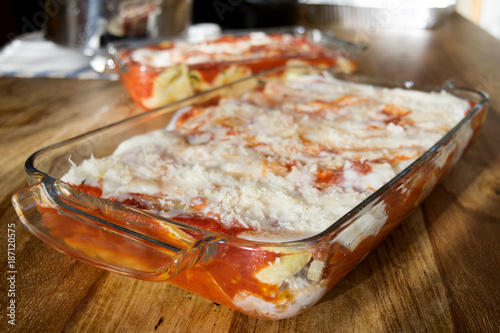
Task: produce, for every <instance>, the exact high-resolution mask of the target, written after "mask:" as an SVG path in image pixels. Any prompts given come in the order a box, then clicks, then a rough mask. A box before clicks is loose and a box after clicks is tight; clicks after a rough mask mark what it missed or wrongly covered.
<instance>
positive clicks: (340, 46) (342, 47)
mask: <svg viewBox="0 0 500 333" xmlns="http://www.w3.org/2000/svg"><path fill="white" fill-rule="evenodd" d="M258 32H263V33H267V34H272V33H281V34H286V33H288V34H294V35H303V36H306V35H307V34H308V33H309V34H312V35H313V38H315V39H317V40H316V41H315V40H313V41H312V42H313V43H315V44H319V45H322V46H325V47H327V48H330V49H331V50H336V51H339V52H341V53H345V54H347V55H348V56H349V57H351V58H353V60H356V59H357V58H358V57H359V56H360V54H361V53H362V52H363V51H364V50H365V49H366V48H367V47H368V45H367V44H365V43H357V42H351V41H348V40H346V39H344V38H340V37H337V36H335V35H333V34H332V33H329V32H328V31H325V30H322V29H319V28H310V27H305V26H302V25H291V26H280V27H270V28H259V29H238V30H235V29H230V30H222V34H221V36H226V35H235V36H241V35H246V34H249V33H258ZM175 41H187V40H186V39H185V38H183V37H176V38H161V39H148V40H144V39H134V38H129V39H121V40H117V41H112V42H109V43H108V44H107V45H106V47H105V48H104V53H105V57H106V58H107V59H110V60H111V61H112V62H113V63H114V67H113V68H112V69H111V70H109V69H108V70H109V71H110V72H114V73H118V74H120V73H122V72H124V71H126V70H127V69H128V66H129V65H130V63H131V61H125V60H124V59H123V58H122V57H121V56H120V55H119V51H120V50H129V49H135V48H140V47H144V46H151V45H157V44H159V43H161V42H175ZM99 56H102V54H100V55H99ZM245 62H248V60H243V61H225V62H219V63H218V64H233V63H242V64H244V63H245ZM170 67H172V66H167V67H152V66H149V65H141V67H140V70H141V71H160V72H161V71H164V70H165V69H167V68H170Z"/></svg>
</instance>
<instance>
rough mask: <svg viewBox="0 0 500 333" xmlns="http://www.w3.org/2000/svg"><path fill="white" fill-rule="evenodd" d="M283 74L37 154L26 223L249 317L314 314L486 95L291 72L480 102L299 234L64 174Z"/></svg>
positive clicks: (474, 122) (416, 196) (436, 169)
mask: <svg viewBox="0 0 500 333" xmlns="http://www.w3.org/2000/svg"><path fill="white" fill-rule="evenodd" d="M284 70H285V69H283V68H281V69H275V70H273V71H270V72H266V73H262V74H259V75H257V76H252V77H250V78H247V79H243V80H240V81H237V82H234V83H232V84H229V85H226V86H223V87H220V88H218V89H214V90H211V91H207V92H205V93H202V94H199V95H196V96H194V97H192V98H189V99H185V100H182V101H179V102H176V103H174V104H170V105H168V106H165V107H163V108H160V109H157V110H154V111H150V112H146V113H144V114H141V115H139V116H136V117H134V118H130V119H127V120H124V121H121V122H119V123H116V124H114V125H110V126H108V127H104V128H102V129H99V130H96V131H93V132H90V133H88V134H86V135H82V136H79V137H76V138H74V139H70V140H68V141H65V142H62V143H59V144H56V145H53V146H50V147H47V148H45V149H42V150H40V151H38V152H36V153H35V154H33V155H32V156H31V157H30V158H29V159H28V160H27V161H26V165H25V169H26V173H27V177H28V181H29V184H30V185H31V186H30V187H28V188H26V189H23V190H20V191H19V192H17V193H16V194H15V195H14V196H13V204H14V207H15V209H16V212H17V213H18V215H19V217H20V219H21V221H22V223H23V224H24V225H25V227H26V228H27V229H28V230H30V231H31V232H32V233H33V234H34V235H36V236H37V237H39V238H40V239H42V240H43V241H44V242H46V243H47V244H49V245H50V246H52V247H53V248H55V249H57V250H59V251H61V252H63V253H66V254H68V255H70V256H72V257H75V258H77V259H80V260H82V261H85V262H87V263H90V264H92V265H95V266H98V267H101V268H104V269H107V270H109V271H112V272H116V273H120V274H124V275H128V276H132V277H135V278H140V279H146V280H151V281H168V282H170V283H172V284H174V285H176V286H178V287H181V288H183V289H185V290H187V291H190V292H193V293H195V294H198V295H200V296H202V297H205V298H207V299H209V300H211V301H214V302H216V303H219V304H223V305H225V306H228V307H230V308H233V309H235V310H237V311H241V312H243V313H245V314H248V315H251V316H256V317H260V318H267V319H281V318H286V317H290V316H294V315H296V314H298V313H300V312H302V311H304V310H306V309H307V308H309V307H311V306H312V305H314V304H315V303H316V302H317V301H318V300H319V299H321V297H322V296H323V295H324V294H325V293H326V292H327V291H328V290H329V289H330V288H332V287H333V286H334V285H335V284H336V283H337V282H338V281H339V280H340V279H342V277H344V276H345V275H346V274H347V273H348V272H349V271H351V270H352V269H353V268H354V267H355V266H356V265H357V264H358V263H359V262H361V260H362V259H363V258H364V257H365V256H366V255H367V254H368V253H369V252H370V251H371V250H373V249H374V248H375V247H376V246H377V245H378V244H379V243H380V242H382V240H383V239H384V238H385V237H386V236H387V235H388V234H389V233H390V232H391V231H392V230H394V229H395V228H396V227H397V226H398V225H399V223H400V222H401V221H402V220H404V219H405V218H406V217H407V216H408V215H409V214H410V213H411V211H412V210H413V209H414V208H415V207H417V206H418V205H419V204H420V203H421V202H422V201H423V200H424V199H425V198H426V197H427V195H428V194H429V193H430V191H432V189H433V188H434V186H435V185H436V184H438V183H439V182H440V181H441V180H442V179H443V177H444V176H445V175H446V174H447V173H448V172H449V171H450V169H451V168H452V167H453V166H454V165H455V164H456V163H457V161H458V160H459V158H460V157H461V156H462V154H463V153H464V151H465V150H466V149H467V148H468V147H469V146H470V145H471V144H472V142H473V141H474V139H475V138H476V136H477V134H478V131H479V129H480V127H481V125H482V123H483V121H484V118H485V115H486V110H487V103H488V99H487V97H486V96H485V94H483V93H481V92H478V91H474V90H472V89H467V88H458V87H453V86H452V85H451V84H447V85H444V86H420V85H417V84H415V83H413V82H394V81H392V80H386V79H378V78H369V77H362V76H343V75H340V74H334V73H333V72H331V71H324V70H321V69H314V68H296V69H293V70H298V71H300V72H301V73H304V74H313V73H316V74H322V75H335V76H336V77H337V78H339V79H342V80H346V81H350V82H358V83H366V84H371V85H374V86H383V87H400V88H403V89H410V90H421V91H442V90H445V91H447V92H449V93H451V94H453V95H456V96H458V97H461V98H463V99H467V100H469V101H470V102H472V104H473V105H474V106H473V107H472V108H471V110H470V111H469V112H468V113H467V115H466V117H465V118H464V119H463V120H462V121H461V122H460V123H459V124H458V125H456V126H455V127H454V128H453V129H452V130H451V131H450V132H449V133H447V134H446V135H445V136H444V137H443V138H442V139H441V140H440V141H439V142H437V143H436V144H435V145H434V146H433V147H432V148H431V149H429V150H428V151H426V152H425V153H424V154H423V155H421V156H420V157H419V158H418V159H416V160H415V161H414V162H413V163H412V164H411V165H409V166H408V167H407V168H406V169H405V170H403V171H402V172H401V173H400V174H398V175H397V176H396V177H395V178H393V179H392V180H391V181H389V182H388V183H387V184H385V185H384V186H382V187H381V188H380V189H379V190H377V191H376V192H374V193H373V194H372V195H370V196H369V197H368V198H366V199H365V200H364V201H362V202H361V203H359V204H358V205H357V206H356V207H354V208H353V209H352V210H350V211H349V212H348V213H347V214H345V215H344V216H343V217H342V218H340V219H339V220H337V221H332V225H331V226H330V227H329V228H328V229H326V230H325V231H323V232H321V233H319V234H317V235H315V236H313V237H310V238H307V239H301V240H298V241H293V242H281V243H279V242H276V243H268V242H257V241H249V240H245V239H241V238H237V237H234V236H230V235H226V234H222V233H217V232H212V231H207V230H204V229H201V228H198V227H194V226H191V225H188V224H185V223H181V222H177V221H174V220H171V219H167V218H162V217H160V216H157V215H155V214H151V213H148V212H146V211H143V210H140V209H135V208H132V207H129V206H125V205H121V204H117V203H114V202H112V201H109V200H106V199H101V198H97V197H94V196H90V195H87V194H85V193H82V192H79V191H76V190H75V189H74V188H73V187H71V186H70V185H68V184H66V183H64V182H63V181H61V180H60V177H61V176H62V175H64V174H65V173H66V172H67V171H68V170H69V168H70V167H71V165H72V163H76V164H78V163H80V162H81V161H83V160H84V159H88V158H90V157H91V156H94V157H97V158H99V157H103V156H108V155H110V154H111V153H112V152H113V151H114V149H115V148H116V147H117V146H118V144H120V143H121V142H122V141H124V140H126V139H128V138H130V137H132V136H134V135H138V134H143V133H147V132H150V131H152V130H155V129H160V128H164V127H165V126H167V124H168V123H169V121H170V119H171V118H172V115H173V114H174V112H175V111H176V110H178V109H180V108H182V107H185V106H188V105H197V104H198V105H209V104H210V103H213V101H214V100H217V99H218V98H220V97H221V96H241V95H242V94H244V93H245V92H248V91H251V90H253V89H258V88H259V86H261V85H263V84H265V82H266V81H269V80H275V79H276V77H277V76H279V75H278V74H279V73H281V72H283V71H284ZM286 70H292V69H290V68H287V69H286ZM277 72H278V74H277Z"/></svg>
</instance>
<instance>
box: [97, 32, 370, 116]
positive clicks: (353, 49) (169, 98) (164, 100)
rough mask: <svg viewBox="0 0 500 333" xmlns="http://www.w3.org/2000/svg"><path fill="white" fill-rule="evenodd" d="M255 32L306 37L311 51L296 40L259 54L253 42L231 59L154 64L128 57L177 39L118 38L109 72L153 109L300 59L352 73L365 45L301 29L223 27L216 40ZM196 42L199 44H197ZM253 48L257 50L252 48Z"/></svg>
mask: <svg viewBox="0 0 500 333" xmlns="http://www.w3.org/2000/svg"><path fill="white" fill-rule="evenodd" d="M256 32H263V33H266V34H268V35H274V34H279V35H291V36H293V37H295V38H298V39H303V40H305V41H307V43H309V44H310V45H312V47H311V49H310V50H309V51H304V50H303V49H302V47H300V45H299V44H297V42H295V44H293V45H294V46H293V47H290V49H287V51H286V52H285V54H280V55H269V56H268V55H259V53H258V52H260V51H259V48H260V47H261V46H260V45H256V46H255V47H252V51H251V52H252V54H253V55H252V56H248V55H247V56H244V55H242V54H238V55H235V57H232V58H231V60H209V61H208V60H200V61H199V62H196V63H190V62H189V61H188V60H186V61H184V62H183V63H182V64H175V65H170V66H157V65H155V66H152V65H150V64H144V63H140V62H137V61H135V60H132V57H131V53H132V52H134V51H136V50H139V49H140V50H145V49H154V50H158V49H160V48H161V49H162V50H163V49H165V48H166V47H167V46H168V47H171V45H170V44H171V42H173V43H175V42H176V41H175V40H174V41H165V40H164V41H157V42H152V41H149V42H144V41H139V42H138V41H120V42H116V43H113V44H110V45H109V46H108V48H107V55H106V58H108V64H110V63H111V64H112V67H113V71H115V72H118V73H119V76H120V81H121V82H122V84H123V86H124V87H125V89H126V90H127V92H128V94H129V95H130V97H131V98H132V100H133V101H134V102H136V103H137V104H139V105H141V106H142V107H143V108H145V109H147V110H151V109H154V108H157V107H160V106H163V105H166V104H168V103H170V102H174V101H176V100H178V99H181V98H186V97H189V96H191V95H193V94H195V93H198V92H200V91H205V90H209V89H212V88H215V87H217V86H221V85H224V84H227V83H230V82H233V81H236V80H238V79H241V78H243V77H247V76H250V75H253V74H257V73H258V72H261V71H265V70H269V69H271V68H274V67H279V66H285V65H289V64H293V65H297V64H299V63H300V65H314V66H318V67H319V66H321V67H325V68H330V67H332V68H335V70H337V71H340V72H344V73H348V74H349V73H353V72H354V71H355V70H356V68H357V62H356V60H357V59H358V57H359V54H360V53H361V51H362V50H363V46H361V45H359V44H356V43H350V42H348V41H345V40H342V39H340V38H337V37H335V36H332V35H331V34H328V33H325V32H323V31H321V30H317V29H306V28H303V27H281V28H272V29H270V28H269V29H264V30H259V31H255V30H239V31H236V30H235V31H225V32H224V33H223V34H222V35H221V37H220V38H228V37H233V36H236V37H242V36H247V35H248V34H250V33H256ZM179 42H186V41H179ZM229 42H230V43H232V42H231V41H229ZM290 43H291V42H290V41H284V42H283V44H284V45H288V44H290ZM197 44H203V43H202V42H198V43H197ZM218 44H219V43H217V44H212V45H218ZM296 44H297V45H296ZM318 47H321V48H322V50H321V51H318V50H317V49H314V48H318ZM174 48H175V47H174ZM254 49H255V51H253V50H254ZM193 52H194V53H193ZM198 52H199V51H197V50H195V51H193V50H191V51H190V53H191V55H190V56H189V58H191V57H192V56H193V54H194V58H196V57H197V54H198ZM202 52H204V51H202ZM225 52H226V51H225ZM225 52H224V53H225ZM232 52H234V51H232ZM254 52H255V54H254ZM221 54H222V53H221ZM146 57H151V56H150V55H148V56H146ZM189 58H188V59H189ZM108 67H109V66H108Z"/></svg>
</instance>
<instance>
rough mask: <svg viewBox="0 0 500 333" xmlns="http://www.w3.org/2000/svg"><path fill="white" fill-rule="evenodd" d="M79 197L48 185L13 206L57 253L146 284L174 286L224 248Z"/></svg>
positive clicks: (200, 235) (194, 233)
mask: <svg viewBox="0 0 500 333" xmlns="http://www.w3.org/2000/svg"><path fill="white" fill-rule="evenodd" d="M78 193H80V192H78V191H75V190H74V189H73V188H72V187H71V186H69V185H67V184H65V183H63V182H58V181H56V182H54V183H51V182H49V181H43V180H42V182H40V183H37V184H35V185H33V186H31V187H28V188H26V189H23V190H20V191H18V192H17V193H15V194H14V195H13V197H12V202H13V204H14V207H15V210H16V212H17V214H18V215H19V218H20V219H21V221H22V223H23V225H24V226H25V227H26V228H27V229H28V230H29V231H30V232H31V233H33V234H34V235H35V236H37V237H38V238H40V239H41V240H42V241H44V242H45V243H47V244H48V245H50V246H52V247H53V248H55V249H57V250H59V251H61V252H63V253H66V254H68V255H70V256H72V257H74V258H77V259H79V260H82V261H84V262H87V263H91V264H93V265H95V266H98V267H101V268H104V269H106V270H109V271H112V272H116V273H120V274H123V275H128V276H133V277H136V278H140V279H145V280H151V281H163V280H168V279H170V278H172V277H174V276H176V275H177V274H179V273H181V272H182V271H184V270H186V269H187V268H189V267H191V266H193V265H194V264H197V263H201V262H206V261H208V260H209V259H210V258H211V257H212V256H213V255H214V254H215V252H216V249H217V244H218V243H220V242H224V239H222V238H220V237H219V238H216V237H212V236H210V235H209V234H208V233H204V232H202V231H200V230H198V229H194V228H193V229H190V228H189V227H184V226H182V225H177V224H175V222H174V221H172V224H169V222H167V221H163V220H161V221H160V220H158V219H155V218H154V217H152V216H150V215H148V214H146V213H145V214H142V216H141V215H139V216H138V214H137V210H134V212H133V214H132V212H129V211H128V209H127V208H126V207H124V208H122V209H120V208H116V207H109V204H106V205H105V206H104V207H102V204H101V205H99V201H101V202H102V201H103V200H102V199H100V198H93V197H90V196H88V195H84V196H86V197H87V202H84V201H82V200H81V198H79V197H78V195H79V194H78ZM75 195H76V196H75ZM81 195H83V194H81ZM89 197H90V198H89ZM92 198H93V199H92ZM93 201H95V202H93ZM100 206H101V207H100ZM117 206H120V205H117ZM133 215H135V216H133Z"/></svg>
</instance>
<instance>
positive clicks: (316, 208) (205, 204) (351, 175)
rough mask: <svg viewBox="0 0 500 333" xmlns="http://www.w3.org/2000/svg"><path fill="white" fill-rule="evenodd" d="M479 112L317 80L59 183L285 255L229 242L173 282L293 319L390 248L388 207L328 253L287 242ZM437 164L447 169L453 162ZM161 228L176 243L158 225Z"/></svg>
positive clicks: (272, 90)
mask: <svg viewBox="0 0 500 333" xmlns="http://www.w3.org/2000/svg"><path fill="white" fill-rule="evenodd" d="M470 107H471V105H470V103H469V102H468V101H466V100H463V99H459V98H457V97H455V96H453V95H451V94H449V93H447V92H444V91H443V92H433V93H425V92H418V91H408V90H403V89H388V88H378V87H373V86H369V85H363V84H355V83H348V82H344V81H340V80H337V79H334V78H331V77H328V76H320V75H306V76H299V77H293V78H289V79H288V80H285V81H269V82H268V83H267V84H266V85H265V86H264V87H263V88H262V89H256V90H255V91H252V92H248V93H247V94H245V95H244V96H242V97H241V98H222V99H221V100H220V101H219V102H218V103H217V104H216V105H212V106H204V107H202V106H192V107H187V108H183V109H181V110H179V111H178V113H177V114H176V115H175V116H174V117H173V119H172V121H171V123H170V125H169V126H168V127H167V128H166V129H163V130H157V131H154V132H151V133H148V134H144V135H140V136H136V137H133V138H131V139H129V140H126V141H124V142H123V143H122V144H121V145H120V146H119V147H118V148H117V149H116V151H115V152H114V154H113V155H111V156H108V157H103V158H91V159H88V160H85V161H83V162H82V163H80V164H79V165H74V166H73V167H72V168H71V170H70V171H69V172H68V173H67V174H66V175H65V176H64V177H63V178H62V179H63V180H64V181H66V182H69V183H70V184H73V185H74V187H75V188H77V189H79V190H81V191H83V192H87V193H89V194H91V195H95V196H100V197H103V198H107V199H110V200H113V201H115V202H118V203H123V204H125V205H129V206H133V207H137V208H140V209H146V210H149V211H151V212H153V213H155V214H158V215H161V216H164V217H168V218H171V219H173V220H177V221H180V222H183V223H186V224H191V225H194V226H197V227H200V228H203V229H207V230H212V231H216V232H220V233H222V234H226V235H233V236H237V237H239V238H242V239H247V240H256V241H263V242H274V243H270V245H269V247H251V246H247V247H238V246H236V245H234V244H229V243H224V242H222V243H220V244H218V245H217V251H216V253H215V254H213V257H212V258H211V259H210V260H209V261H208V262H207V263H205V264H201V265H195V266H193V267H191V268H189V269H187V270H186V271H184V272H182V273H181V274H179V275H177V276H175V277H174V278H173V279H171V280H170V282H171V283H173V284H175V285H178V286H180V287H182V288H185V289H187V290H190V291H192V292H195V293H197V294H199V295H201V296H204V297H206V298H208V299H211V300H213V301H215V302H217V303H220V304H224V305H226V306H229V307H232V308H235V309H237V310H240V311H242V312H244V313H247V314H251V315H254V316H258V317H263V318H272V319H278V318H285V317H289V316H292V315H295V314H297V313H298V312H300V311H302V310H303V309H305V308H307V307H308V306H310V305H311V304H314V303H315V302H316V301H317V300H318V299H319V298H321V297H322V296H323V295H324V293H325V292H326V291H327V290H328V288H330V287H331V286H332V285H333V284H335V283H336V282H337V281H338V280H339V279H340V278H342V276H344V275H345V274H346V273H347V272H348V271H349V270H350V269H352V268H353V266H354V265H355V264H356V263H357V262H359V260H361V257H362V256H364V255H366V253H367V251H366V249H365V248H373V246H374V244H376V243H377V242H380V241H381V237H380V236H379V233H381V229H382V228H384V227H386V226H387V224H388V223H389V221H388V216H389V213H388V211H387V210H386V202H385V201H384V200H382V201H379V202H376V203H374V204H373V207H370V210H368V211H369V213H367V214H365V215H362V216H361V217H359V218H358V219H357V220H356V221H354V222H353V223H352V224H350V225H348V226H346V227H345V228H344V229H343V230H342V231H341V232H339V233H338V235H337V236H335V237H334V238H333V240H332V241H331V244H330V245H329V246H328V247H327V248H325V247H322V246H320V245H318V247H314V246H313V247H300V246H299V247H297V248H293V247H285V246H283V247H280V246H276V242H286V241H293V240H300V239H304V238H307V237H310V236H313V235H315V234H318V233H320V232H321V231H323V230H325V229H327V228H328V227H329V226H330V225H332V223H334V222H335V221H336V220H337V219H338V218H340V217H342V216H343V215H344V214H346V213H347V212H348V211H349V210H350V209H352V208H353V207H354V206H356V205H357V204H358V203H359V202H361V201H362V200H363V199H365V198H366V197H368V196H369V195H370V194H372V193H374V192H375V191H376V190H377V189H379V188H380V187H381V186H383V185H384V184H385V183H387V182H388V181H390V180H391V179H392V178H393V177H394V176H395V175H396V174H397V173H399V172H400V171H402V170H403V169H405V167H406V166H408V165H409V164H411V162H412V161H414V160H415V159H416V158H418V157H419V156H420V155H421V154H423V153H424V152H425V151H427V150H428V149H429V148H430V147H432V146H433V145H434V144H435V143H436V142H437V141H439V140H440V139H441V138H442V137H443V136H444V135H445V134H446V133H447V132H448V131H449V130H450V129H451V128H453V127H454V126H455V125H456V124H457V123H458V122H459V121H460V120H461V119H463V117H464V116H465V115H466V113H467V112H468V110H469V109H470ZM471 133H472V132H471ZM471 133H469V134H471ZM471 135H472V134H471ZM468 139H470V135H469V136H468V137H467V140H465V141H464V147H462V148H461V149H462V151H463V149H464V148H465V146H466V143H467V142H468ZM443 156H445V157H446V156H447V155H443ZM439 162H440V163H441V162H442V163H443V166H442V167H444V166H445V165H448V164H449V161H448V158H446V160H444V161H439ZM435 181H436V179H433V184H434V183H435ZM402 191H403V192H404V191H405V190H404V189H402ZM422 191H423V190H422ZM401 197H404V196H403V195H401ZM411 203H412V204H414V203H415V202H414V201H411ZM391 205H394V203H391ZM400 205H402V206H404V205H407V203H406V202H405V201H404V200H402V201H401V202H400ZM405 209H406V208H405ZM406 213H407V212H405V214H406ZM393 218H394V217H393ZM156 228H157V230H158V233H160V234H161V232H164V233H165V234H170V235H172V234H174V235H175V233H174V232H173V231H172V230H171V229H168V228H167V227H165V228H164V227H162V225H161V223H160V222H157V226H156ZM390 228H391V227H389V229H390ZM56 230H60V228H57V229H56ZM177 235H178V236H179V237H180V238H181V237H182V238H189V237H192V238H193V239H196V238H197V236H196V235H194V234H193V235H189V233H188V234H182V235H179V234H177ZM62 237H63V238H64V239H65V241H66V242H70V243H72V244H73V246H77V247H79V248H90V249H92V250H91V251H94V252H95V253H96V254H97V255H101V254H102V253H105V255H106V256H112V252H113V251H114V250H113V246H110V244H109V243H110V242H103V244H104V245H103V246H102V248H99V246H101V245H100V244H93V245H89V244H85V242H82V241H81V239H84V238H81V234H79V235H78V234H72V231H66V233H65V234H64V236H62ZM96 246H97V247H96ZM139 261H140V260H139ZM146 261H147V259H145V260H144V262H146Z"/></svg>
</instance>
